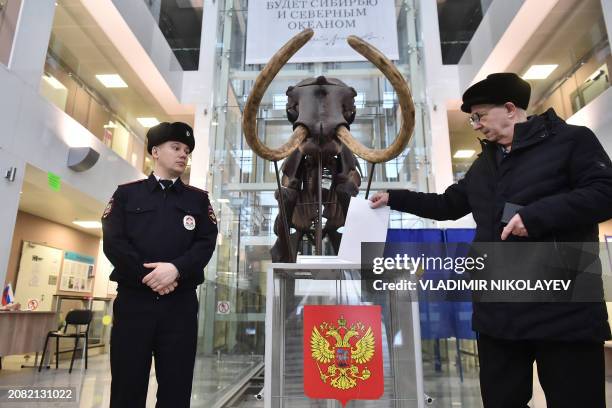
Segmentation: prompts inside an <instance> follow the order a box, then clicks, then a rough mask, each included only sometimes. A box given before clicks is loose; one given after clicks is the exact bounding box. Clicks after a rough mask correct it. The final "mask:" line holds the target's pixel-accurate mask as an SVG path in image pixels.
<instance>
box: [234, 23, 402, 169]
mask: <svg viewBox="0 0 612 408" xmlns="http://www.w3.org/2000/svg"><path fill="white" fill-rule="evenodd" d="M313 34H314V32H313V31H312V29H307V30H304V31H302V32H301V33H299V34H298V35H296V36H295V37H293V38H292V39H291V40H289V41H288V42H287V43H286V44H285V45H284V46H283V47H281V48H280V49H279V50H278V51H277V52H276V54H274V56H272V58H271V59H270V61H269V62H268V64H267V65H266V66H265V67H264V69H263V70H262V71H261V73H260V74H259V76H258V77H257V79H256V80H255V84H254V86H253V89H252V91H251V93H250V95H249V97H248V99H247V102H246V105H245V108H244V113H243V118H242V127H243V129H244V134H245V139H246V141H247V143H248V145H249V146H250V147H251V149H252V150H253V151H254V152H255V153H257V155H259V156H260V157H263V158H264V159H268V160H271V161H278V160H282V159H284V158H285V157H287V156H289V155H290V154H291V153H292V152H293V151H295V149H300V151H301V152H302V153H304V154H306V155H311V154H314V153H316V152H320V153H323V154H328V153H330V154H331V155H335V154H337V153H339V151H340V147H341V144H340V143H344V144H345V145H346V146H347V147H348V148H349V149H350V150H351V151H352V152H353V153H354V154H356V155H357V156H359V157H361V158H362V159H364V160H366V161H368V162H370V163H381V162H386V161H388V160H391V159H393V158H395V157H397V156H398V155H399V154H400V153H401V152H402V151H404V149H405V148H406V145H407V144H408V142H409V141H410V137H411V136H412V131H413V130H414V103H413V102H412V96H411V93H410V89H409V88H408V84H407V83H406V81H405V80H404V77H403V76H402V74H401V73H400V72H399V71H398V70H397V68H396V67H395V65H393V63H391V61H389V60H388V59H387V57H385V56H384V55H383V54H382V53H381V52H380V51H378V50H377V49H376V48H374V47H373V46H372V45H371V44H369V43H367V42H366V41H364V40H362V39H361V38H359V37H356V36H349V37H348V39H347V42H348V43H349V45H350V46H351V47H352V48H353V49H355V50H356V51H357V52H358V53H360V54H361V55H363V56H364V57H365V58H366V59H368V60H369V61H370V62H372V63H373V64H374V65H375V66H376V67H377V68H378V69H380V71H381V72H382V73H383V74H384V75H385V77H387V79H388V80H389V82H390V83H391V84H392V85H393V88H394V89H395V92H396V93H397V96H398V100H399V105H400V108H401V125H400V130H399V133H398V135H397V137H396V138H395V140H394V142H393V143H392V144H391V145H390V146H389V147H387V148H385V149H370V148H368V147H365V146H364V145H363V144H361V143H360V142H359V141H357V140H356V139H355V138H354V137H353V136H352V135H351V132H350V131H349V125H350V123H351V122H352V121H353V119H354V118H355V106H354V97H355V95H356V93H355V90H354V89H353V88H350V87H348V86H347V85H345V84H344V83H343V82H342V81H339V80H337V79H331V78H330V79H326V78H324V77H318V78H311V79H307V80H304V81H302V82H300V83H299V84H297V85H296V86H295V87H289V89H288V90H287V96H288V103H287V116H288V118H289V120H290V121H291V122H292V123H293V128H294V130H293V134H292V135H291V138H290V139H289V140H288V141H287V142H286V143H285V144H283V145H282V146H280V147H278V148H270V147H268V146H266V145H264V144H263V143H261V141H260V140H259V138H258V136H257V123H256V118H257V111H258V109H259V105H260V103H261V100H262V98H263V95H264V93H265V92H266V89H267V88H268V86H269V85H270V83H271V82H272V80H273V79H274V77H275V76H276V75H277V74H278V72H279V71H280V69H281V68H282V67H283V66H284V65H285V64H286V63H287V61H289V59H290V58H291V57H292V56H293V55H294V54H295V53H296V52H297V51H298V50H299V49H300V48H302V47H303V46H304V44H306V43H307V42H308V41H309V40H310V39H311V38H312V36H313ZM312 85H315V86H312ZM302 99H304V100H307V101H308V103H304V104H301V105H300V103H299V102H300V100H302ZM330 101H331V102H333V103H329V102H330Z"/></svg>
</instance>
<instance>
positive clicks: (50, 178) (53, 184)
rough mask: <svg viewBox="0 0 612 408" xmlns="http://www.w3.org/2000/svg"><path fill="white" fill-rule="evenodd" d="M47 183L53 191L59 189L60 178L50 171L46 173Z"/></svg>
mask: <svg viewBox="0 0 612 408" xmlns="http://www.w3.org/2000/svg"><path fill="white" fill-rule="evenodd" d="M47 183H48V184H49V188H50V189H51V190H53V191H60V188H61V187H62V178H61V177H60V176H58V175H57V174H53V173H51V172H48V173H47Z"/></svg>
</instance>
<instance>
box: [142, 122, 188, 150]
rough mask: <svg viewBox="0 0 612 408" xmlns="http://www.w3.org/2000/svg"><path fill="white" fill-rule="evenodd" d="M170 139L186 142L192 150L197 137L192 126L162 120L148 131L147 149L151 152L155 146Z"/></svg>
mask: <svg viewBox="0 0 612 408" xmlns="http://www.w3.org/2000/svg"><path fill="white" fill-rule="evenodd" d="M169 141H173V142H181V143H185V144H186V145H187V146H189V151H191V152H193V149H195V138H194V137H193V129H192V128H191V126H189V125H188V124H186V123H183V122H174V123H168V122H162V123H160V124H158V125H155V126H153V127H152V128H151V129H149V131H148V132H147V151H148V152H149V154H151V151H152V150H153V146H159V145H160V144H162V143H166V142H169Z"/></svg>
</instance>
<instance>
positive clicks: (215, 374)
mask: <svg viewBox="0 0 612 408" xmlns="http://www.w3.org/2000/svg"><path fill="white" fill-rule="evenodd" d="M260 362H261V359H258V358H256V357H250V356H226V355H224V356H221V358H219V359H217V358H216V357H215V358H210V357H199V358H198V359H197V360H196V366H195V374H194V383H193V393H192V402H191V406H192V407H206V408H210V407H213V406H215V404H216V403H217V402H218V401H219V400H220V399H221V398H223V397H224V396H225V395H226V394H227V392H228V390H230V389H231V388H232V387H233V386H234V385H235V384H237V383H239V381H240V380H241V379H242V378H244V377H245V376H247V375H249V372H251V371H252V370H253V369H254V368H256V367H257V365H258V364H259V363H260ZM23 363H24V360H23V358H21V357H20V358H18V357H5V358H3V359H2V365H3V369H2V370H0V389H3V390H4V389H6V388H7V387H9V386H21V387H23V386H35V387H75V390H76V393H77V399H78V403H77V402H72V403H70V402H68V403H67V402H57V403H50V402H48V401H46V402H39V403H36V402H31V401H28V402H27V403H26V402H16V403H6V402H4V401H3V402H0V406H1V407H3V408H5V407H6V408H9V407H15V408H25V407H28V408H29V407H80V408H94V407H108V406H109V404H110V383H111V375H110V363H109V358H108V355H97V356H93V357H90V358H89V364H88V369H87V370H84V369H82V368H81V367H82V365H81V361H75V367H74V369H73V371H72V373H71V374H69V373H68V367H69V365H70V361H69V360H68V361H60V368H59V369H58V370H55V367H54V366H53V367H52V368H51V369H48V370H45V369H43V371H42V372H40V373H39V372H38V370H36V369H32V368H23V369H22V368H21V364H23ZM29 364H32V361H30V362H29ZM154 367H155V366H154V365H153V367H152V368H151V379H150V381H149V392H148V398H147V407H154V406H155V393H156V391H157V382H156V381H155V369H154ZM247 406H249V405H247Z"/></svg>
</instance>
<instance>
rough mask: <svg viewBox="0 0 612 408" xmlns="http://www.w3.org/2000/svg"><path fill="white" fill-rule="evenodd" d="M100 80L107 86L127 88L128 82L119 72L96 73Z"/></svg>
mask: <svg viewBox="0 0 612 408" xmlns="http://www.w3.org/2000/svg"><path fill="white" fill-rule="evenodd" d="M96 78H98V81H100V82H102V85H104V86H105V87H107V88H127V87H128V86H127V84H126V83H125V81H124V80H123V79H121V77H120V76H119V75H117V74H104V75H96Z"/></svg>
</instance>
